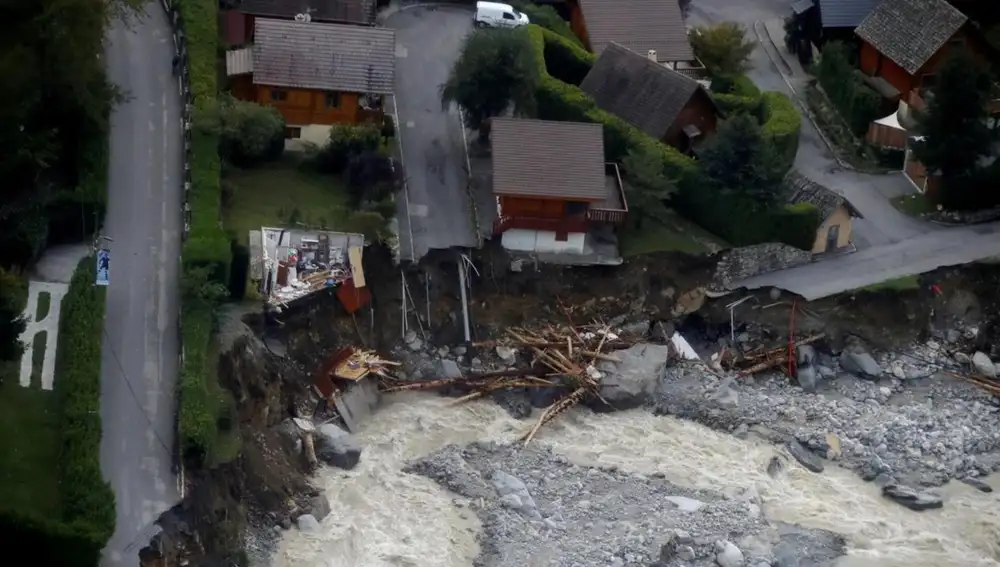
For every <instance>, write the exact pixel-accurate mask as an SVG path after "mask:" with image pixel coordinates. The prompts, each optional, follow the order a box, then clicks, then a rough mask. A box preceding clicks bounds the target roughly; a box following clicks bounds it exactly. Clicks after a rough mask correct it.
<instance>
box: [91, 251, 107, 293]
mask: <svg viewBox="0 0 1000 567" xmlns="http://www.w3.org/2000/svg"><path fill="white" fill-rule="evenodd" d="M110 275H111V251H110V250H105V249H103V248H102V249H100V250H98V251H97V281H96V282H94V285H105V286H106V285H109V284H110V283H111V280H110Z"/></svg>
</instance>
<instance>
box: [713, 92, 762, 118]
mask: <svg viewBox="0 0 1000 567" xmlns="http://www.w3.org/2000/svg"><path fill="white" fill-rule="evenodd" d="M712 98H713V99H714V100H715V104H716V105H717V106H718V107H719V110H721V111H722V113H723V114H725V115H726V116H737V115H740V114H747V115H750V116H753V117H754V118H756V119H757V122H760V123H761V124H763V123H764V121H765V120H766V119H767V107H766V106H765V105H764V97H760V96H757V97H744V96H738V95H734V94H713V95H712Z"/></svg>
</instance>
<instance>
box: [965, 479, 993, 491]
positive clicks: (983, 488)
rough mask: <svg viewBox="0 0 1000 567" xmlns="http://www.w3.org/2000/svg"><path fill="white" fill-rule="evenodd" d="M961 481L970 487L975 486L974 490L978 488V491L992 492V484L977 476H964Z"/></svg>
mask: <svg viewBox="0 0 1000 567" xmlns="http://www.w3.org/2000/svg"><path fill="white" fill-rule="evenodd" d="M962 482H964V483H965V484H968V485H969V486H971V487H972V488H975V489H976V490H978V491H980V492H986V493H990V492H993V487H992V486H990V485H988V484H986V483H985V482H983V481H981V480H979V479H978V478H973V477H971V476H967V477H965V478H963V479H962Z"/></svg>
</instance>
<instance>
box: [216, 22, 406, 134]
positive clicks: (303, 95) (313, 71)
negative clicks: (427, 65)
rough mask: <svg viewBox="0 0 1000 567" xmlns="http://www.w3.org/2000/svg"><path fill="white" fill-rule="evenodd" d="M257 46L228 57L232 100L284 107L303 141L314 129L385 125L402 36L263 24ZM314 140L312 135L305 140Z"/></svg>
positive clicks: (366, 30)
mask: <svg viewBox="0 0 1000 567" xmlns="http://www.w3.org/2000/svg"><path fill="white" fill-rule="evenodd" d="M254 25H255V26H256V32H255V41H254V44H253V46H252V47H250V48H244V49H240V50H234V51H230V52H229V53H227V54H226V71H227V75H229V78H230V81H231V87H232V91H233V94H234V95H235V96H236V97H237V98H239V99H242V100H250V101H254V102H258V103H260V104H267V105H270V106H274V107H275V108H277V109H278V110H279V111H280V112H281V114H282V116H284V117H285V121H286V123H287V124H288V127H289V131H290V133H289V137H291V138H298V137H300V135H302V134H303V130H305V129H309V128H311V127H312V129H314V130H322V139H321V141H325V139H326V136H327V135H328V130H329V126H330V125H332V124H338V123H341V124H356V123H362V122H377V121H380V120H381V117H382V108H383V105H384V100H385V97H386V96H387V95H389V94H391V93H392V89H393V81H394V79H395V32H394V31H393V30H390V29H385V28H374V27H362V26H353V25H346V24H323V23H314V22H309V23H305V22H295V21H285V20H269V19H263V18H258V19H257V20H256V21H255V24H254ZM302 137H308V136H304V135H303V136H302Z"/></svg>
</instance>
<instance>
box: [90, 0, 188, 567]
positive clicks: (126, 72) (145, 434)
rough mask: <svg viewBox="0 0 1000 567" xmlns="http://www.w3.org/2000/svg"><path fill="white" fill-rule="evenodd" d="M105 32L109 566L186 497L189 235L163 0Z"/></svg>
mask: <svg viewBox="0 0 1000 567" xmlns="http://www.w3.org/2000/svg"><path fill="white" fill-rule="evenodd" d="M147 12H148V17H146V18H144V19H142V20H139V21H135V22H131V23H129V24H128V26H126V25H125V24H122V23H120V22H118V23H116V24H115V25H114V26H113V27H112V28H111V29H110V30H109V33H108V45H107V49H106V61H107V65H108V72H109V74H110V77H111V80H112V82H114V83H115V84H117V85H118V86H119V87H121V88H122V89H123V90H124V91H125V92H126V94H127V96H128V99H127V100H126V101H125V102H124V103H123V104H121V105H120V106H118V107H117V108H116V110H115V112H114V113H113V114H112V116H111V141H110V151H111V164H110V169H109V177H108V210H107V216H106V219H105V228H104V234H105V235H107V236H109V237H111V238H113V239H114V242H112V243H111V244H110V248H111V253H112V259H111V270H110V279H111V285H110V286H109V288H108V294H107V311H106V316H105V323H104V331H105V336H104V341H103V349H102V352H101V420H102V424H103V436H102V438H101V468H102V470H103V471H104V476H105V478H106V479H107V480H108V481H109V482H110V483H111V487H112V489H114V491H115V498H116V511H117V525H116V528H115V534H114V536H113V537H112V538H111V541H110V542H108V545H107V547H106V548H105V550H104V558H103V562H102V564H103V565H104V566H105V567H110V566H115V567H118V566H122V567H126V566H127V567H134V566H137V565H138V563H139V557H138V552H139V549H141V548H142V547H144V546H145V545H146V544H147V543H148V538H149V536H150V535H152V534H153V533H154V530H155V527H154V526H153V522H154V521H155V520H156V519H157V518H158V517H159V515H160V514H161V513H162V512H164V511H165V510H167V509H168V508H170V507H171V506H173V505H174V504H176V503H177V502H178V501H179V499H180V498H179V491H178V486H177V479H176V478H175V475H174V474H173V472H172V448H173V430H174V382H175V379H176V376H177V370H178V369H177V366H178V352H179V344H178V342H179V340H178V333H177V312H178V291H177V277H178V271H179V263H178V258H179V257H180V237H181V211H180V208H181V168H182V165H181V152H182V148H181V105H180V95H179V93H178V85H177V79H176V78H175V77H174V76H173V74H172V72H171V58H172V57H173V53H174V48H173V39H172V36H171V31H170V26H169V25H168V23H167V17H166V15H165V14H164V11H163V8H162V7H161V6H160V5H159V3H150V4H148V5H147Z"/></svg>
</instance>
